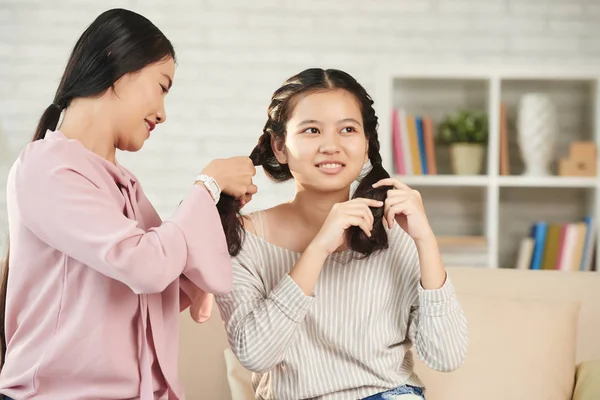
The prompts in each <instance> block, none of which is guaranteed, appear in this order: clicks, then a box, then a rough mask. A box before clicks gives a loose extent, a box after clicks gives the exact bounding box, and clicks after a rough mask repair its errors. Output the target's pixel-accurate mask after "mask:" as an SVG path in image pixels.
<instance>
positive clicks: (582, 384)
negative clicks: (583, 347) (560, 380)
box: [573, 360, 600, 400]
mask: <svg viewBox="0 0 600 400" xmlns="http://www.w3.org/2000/svg"><path fill="white" fill-rule="evenodd" d="M596 399H600V360H596V361H586V362H583V363H581V364H579V366H578V367H577V375H576V383H575V393H574V394H573V400H596Z"/></svg>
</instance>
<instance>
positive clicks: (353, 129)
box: [342, 126, 356, 133]
mask: <svg viewBox="0 0 600 400" xmlns="http://www.w3.org/2000/svg"><path fill="white" fill-rule="evenodd" d="M352 132H356V128H354V127H353V126H347V127H345V128H342V133H352Z"/></svg>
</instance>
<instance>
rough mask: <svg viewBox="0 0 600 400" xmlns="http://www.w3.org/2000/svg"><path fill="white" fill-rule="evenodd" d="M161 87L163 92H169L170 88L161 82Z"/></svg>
mask: <svg viewBox="0 0 600 400" xmlns="http://www.w3.org/2000/svg"><path fill="white" fill-rule="evenodd" d="M160 87H161V89H162V92H163V93H165V94H167V93H169V89H167V88H166V87H165V86H163V85H162V84H161V85H160Z"/></svg>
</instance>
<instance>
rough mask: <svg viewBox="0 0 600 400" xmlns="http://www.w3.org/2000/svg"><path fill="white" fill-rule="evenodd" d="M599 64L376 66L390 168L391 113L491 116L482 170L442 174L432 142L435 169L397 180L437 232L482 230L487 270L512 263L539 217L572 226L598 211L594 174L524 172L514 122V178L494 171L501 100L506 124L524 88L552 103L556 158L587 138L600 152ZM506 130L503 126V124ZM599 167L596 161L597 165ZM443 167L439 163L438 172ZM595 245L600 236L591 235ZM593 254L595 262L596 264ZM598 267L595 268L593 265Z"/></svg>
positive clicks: (599, 191)
mask: <svg viewBox="0 0 600 400" xmlns="http://www.w3.org/2000/svg"><path fill="white" fill-rule="evenodd" d="M599 83H600V70H598V69H597V68H589V69H585V68H580V69H574V68H572V67H565V68H558V67H557V68H550V67H544V66H537V67H530V66H519V67H514V68H513V67H501V68H494V67H491V66H483V65H481V66H469V65H460V66H430V65H429V66H428V65H426V66H423V65H414V66H410V67H390V66H384V67H381V68H380V69H379V70H378V71H377V87H376V91H375V92H374V96H373V97H374V100H375V107H376V109H377V112H378V115H379V117H380V118H379V122H380V127H379V136H380V142H381V153H382V156H383V160H384V166H385V167H386V169H387V170H388V171H390V172H392V171H394V167H393V153H392V133H391V132H392V126H391V124H392V121H391V110H392V109H393V108H400V107H403V108H405V109H406V110H407V112H409V113H415V114H419V113H422V114H427V115H428V116H429V117H431V118H432V119H433V121H434V124H437V123H439V122H440V120H441V118H443V117H444V115H446V114H447V113H452V112H455V111H457V110H459V109H461V108H471V109H481V110H485V111H487V113H488V118H489V124H490V125H489V140H488V146H487V154H486V162H485V167H484V172H483V175H477V176H457V175H450V172H449V171H448V161H447V160H448V156H447V155H445V154H444V153H443V152H444V151H445V148H442V147H440V146H437V145H436V160H437V163H438V173H439V174H438V175H417V176H414V175H413V176H406V175H404V176H400V178H401V180H402V181H403V182H405V183H406V184H407V185H409V186H411V187H414V188H416V189H419V190H420V191H421V192H422V193H423V198H424V201H425V206H426V209H427V213H428V216H429V219H430V222H431V223H432V226H433V228H434V230H435V231H436V233H438V234H440V235H482V236H485V237H486V239H487V242H488V257H487V260H488V262H487V265H484V266H485V267H490V268H498V267H514V264H515V262H516V257H517V250H518V246H519V242H520V240H521V239H522V238H523V237H524V236H526V235H528V234H529V231H528V229H529V227H530V226H531V225H532V224H533V223H534V222H536V221H537V220H540V219H544V220H548V221H549V222H552V221H554V222H573V221H574V220H578V219H581V218H583V217H584V216H586V215H594V216H595V217H596V220H595V221H596V225H597V226H596V230H598V217H599V216H600V179H599V178H598V174H597V176H596V177H593V178H587V177H586V178H583V177H582V178H580V177H560V176H551V177H545V178H532V177H526V176H521V173H522V169H523V163H522V160H521V158H520V153H519V148H518V145H517V141H516V136H515V132H514V127H512V128H510V129H509V143H510V148H509V154H510V166H511V174H512V175H507V176H501V175H500V174H499V154H500V145H499V144H500V140H499V137H500V129H499V127H500V104H501V102H504V103H505V104H506V106H507V112H508V117H509V123H510V122H511V121H514V119H515V117H516V106H517V103H518V99H519V97H520V95H521V94H523V93H525V92H528V91H543V92H545V93H547V94H548V95H549V96H550V97H551V98H552V99H553V100H554V101H555V103H556V105H557V109H558V113H559V115H558V117H559V124H560V133H559V136H560V137H559V140H558V145H557V153H556V158H557V159H558V158H559V157H563V156H565V155H566V152H567V148H568V144H569V143H570V142H571V141H573V140H593V141H594V142H595V143H596V145H597V147H598V148H599V149H600V112H599V111H600V110H599V108H598V107H599V105H600V90H599V87H600V86H599ZM509 126H510V125H509ZM444 164H445V165H446V167H444ZM598 165H600V160H599V162H598ZM444 168H445V169H444ZM596 238H597V241H596V243H595V245H596V248H599V246H600V235H596ZM599 253H600V252H598V251H596V253H595V254H596V256H595V260H594V264H595V265H597V264H598V261H599V260H600V254H599ZM595 269H596V270H598V268H597V267H596V268H595Z"/></svg>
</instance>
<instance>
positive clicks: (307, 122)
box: [298, 118, 361, 126]
mask: <svg viewBox="0 0 600 400" xmlns="http://www.w3.org/2000/svg"><path fill="white" fill-rule="evenodd" d="M343 122H353V123H355V124H356V125H358V126H361V125H360V122H358V121H357V120H355V119H354V118H344V119H341V120H339V121H338V123H343ZM319 123H321V121H317V120H316V119H306V120H304V121H302V122H300V123H299V124H298V126H300V125H308V124H319Z"/></svg>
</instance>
